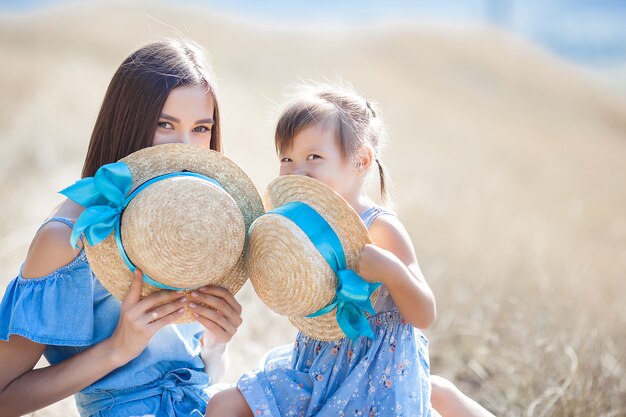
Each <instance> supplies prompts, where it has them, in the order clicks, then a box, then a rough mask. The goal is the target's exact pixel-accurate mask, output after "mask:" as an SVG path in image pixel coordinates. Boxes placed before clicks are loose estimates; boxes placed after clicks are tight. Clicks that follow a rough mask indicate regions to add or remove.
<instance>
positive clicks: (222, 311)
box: [189, 285, 243, 344]
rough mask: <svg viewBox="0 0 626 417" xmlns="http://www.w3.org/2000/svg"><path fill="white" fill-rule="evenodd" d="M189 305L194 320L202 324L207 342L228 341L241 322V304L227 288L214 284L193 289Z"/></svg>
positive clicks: (224, 342) (221, 342)
mask: <svg viewBox="0 0 626 417" xmlns="http://www.w3.org/2000/svg"><path fill="white" fill-rule="evenodd" d="M201 303H202V304H201ZM189 307H190V308H191V311H192V312H193V314H194V316H195V317H196V320H198V322H199V323H200V324H202V325H203V326H204V328H205V338H206V339H207V342H208V340H209V339H210V342H209V343H211V342H212V343H214V344H226V343H228V342H230V340H231V339H232V338H233V336H234V335H235V333H236V332H237V328H238V327H239V326H240V325H241V323H242V322H243V320H242V319H241V304H239V303H238V302H237V300H235V297H234V296H233V295H232V294H231V293H230V292H229V291H228V290H226V289H224V288H221V287H217V286H214V285H208V286H206V287H202V288H198V289H197V290H195V291H193V292H192V293H191V303H189ZM211 336H212V337H211Z"/></svg>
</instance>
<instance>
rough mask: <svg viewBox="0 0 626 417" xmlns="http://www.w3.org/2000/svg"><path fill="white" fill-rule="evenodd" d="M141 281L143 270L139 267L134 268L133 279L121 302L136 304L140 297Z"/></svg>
mask: <svg viewBox="0 0 626 417" xmlns="http://www.w3.org/2000/svg"><path fill="white" fill-rule="evenodd" d="M142 283H143V272H141V270H140V269H139V268H137V269H135V272H134V273H133V280H132V282H131V283H130V288H129V289H128V292H127V293H126V297H125V298H124V301H123V304H124V305H126V306H130V305H133V304H136V303H137V302H138V301H139V299H140V298H141V284H142Z"/></svg>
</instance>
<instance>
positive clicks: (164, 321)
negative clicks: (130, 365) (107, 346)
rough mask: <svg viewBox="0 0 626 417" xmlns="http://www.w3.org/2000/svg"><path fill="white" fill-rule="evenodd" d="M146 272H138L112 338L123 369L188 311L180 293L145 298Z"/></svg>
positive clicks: (162, 293) (112, 343)
mask: <svg viewBox="0 0 626 417" xmlns="http://www.w3.org/2000/svg"><path fill="white" fill-rule="evenodd" d="M142 278H143V273H142V272H141V271H140V270H139V269H137V270H135V273H134V277H133V282H132V283H131V285H130V289H129V291H128V294H127V295H126V298H125V299H124V301H123V302H122V306H121V308H120V318H119V321H118V322H117V327H116V328H115V331H114V332H113V334H112V335H111V337H110V338H109V342H110V343H111V345H112V349H113V352H114V353H115V356H114V357H115V358H116V360H117V361H119V366H122V365H124V364H125V363H127V362H129V361H131V360H132V359H134V358H135V357H137V356H138V355H139V354H140V353H141V352H142V351H143V350H144V349H145V348H146V346H148V343H150V339H152V336H154V334H155V333H156V332H157V331H159V330H160V329H161V328H162V327H164V326H166V325H168V324H171V323H173V322H174V321H175V320H176V319H178V318H180V317H181V316H182V314H183V312H184V311H185V304H184V302H186V301H187V297H186V296H185V295H184V294H182V293H179V292H176V291H159V292H155V293H153V294H150V295H148V296H147V297H145V298H143V299H141V284H142V282H143V279H142Z"/></svg>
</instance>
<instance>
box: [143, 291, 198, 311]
mask: <svg viewBox="0 0 626 417" xmlns="http://www.w3.org/2000/svg"><path fill="white" fill-rule="evenodd" d="M178 299H181V300H186V299H187V295H185V294H184V293H183V292H182V291H181V292H178V291H170V290H161V291H157V292H153V293H152V294H150V295H148V296H146V297H144V298H142V299H141V301H139V302H138V303H137V308H138V309H140V310H141V311H142V312H146V311H149V310H153V309H154V308H156V307H157V306H159V305H161V304H166V303H172V302H174V301H176V300H178Z"/></svg>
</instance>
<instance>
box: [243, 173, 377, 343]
mask: <svg viewBox="0 0 626 417" xmlns="http://www.w3.org/2000/svg"><path fill="white" fill-rule="evenodd" d="M294 201H300V202H303V203H306V204H307V205H309V206H311V207H312V208H313V209H315V210H316V211H317V212H318V213H319V214H320V215H321V216H322V217H324V219H325V220H326V221H327V222H328V223H329V225H330V226H331V227H332V229H333V230H334V231H335V233H336V234H337V236H338V237H339V239H340V241H341V244H342V247H343V250H344V253H345V256H346V265H347V268H348V269H352V270H356V268H357V264H358V260H359V255H360V253H361V250H362V249H363V247H364V246H365V245H366V244H368V243H371V239H370V237H369V233H368V231H367V228H366V227H365V225H364V224H363V222H362V221H361V218H360V217H359V215H358V214H357V213H356V212H355V211H354V209H352V207H351V206H350V205H349V204H348V203H347V202H346V201H345V200H344V199H343V198H342V197H341V196H340V195H339V194H337V193H336V192H335V191H333V190H332V189H331V188H330V187H328V186H326V185H325V184H323V183H321V182H320V181H317V180H315V179H312V178H309V177H305V176H300V175H286V176H281V177H278V178H276V179H275V180H274V181H272V182H271V183H270V185H269V186H268V188H267V191H266V193H265V205H266V208H267V209H268V210H271V209H273V208H276V207H280V206H283V205H285V204H287V203H291V202H294ZM250 235H251V238H250V239H251V240H250V254H249V258H248V262H249V267H250V271H251V281H252V284H253V286H254V288H255V291H256V292H257V294H259V297H260V298H261V299H262V300H263V301H264V302H265V303H266V304H267V305H268V306H269V307H270V308H272V309H278V310H274V311H277V312H278V313H279V314H283V315H286V316H288V317H289V319H290V321H291V322H292V323H293V324H294V325H295V326H296V327H297V328H298V329H299V330H300V331H301V332H302V333H303V334H305V335H307V336H309V337H311V338H314V339H317V340H323V341H331V340H338V339H341V338H343V337H345V334H344V333H343V331H342V330H341V328H340V327H339V324H338V323H337V320H336V317H335V310H333V311H331V312H330V313H327V314H324V315H322V316H319V317H315V318H306V317H305V316H306V315H308V314H311V313H313V312H315V311H317V310H318V309H319V308H322V307H324V306H326V305H327V304H328V303H329V302H330V301H331V300H332V299H333V297H334V295H335V289H336V284H337V280H336V276H335V274H334V273H333V272H332V270H331V269H330V267H329V266H328V264H327V263H326V261H325V260H324V258H323V257H322V255H321V254H320V253H319V251H318V250H317V249H316V248H315V246H314V245H313V244H312V242H311V241H310V239H309V238H308V237H307V236H306V235H305V234H304V232H302V230H300V229H299V228H298V227H297V226H296V225H295V224H294V223H293V222H291V221H290V220H288V219H286V218H284V217H283V216H280V215H278V214H272V213H270V214H266V215H264V216H262V217H260V218H259V219H257V221H256V222H255V223H254V224H253V225H252V227H251V229H250ZM305 294H306V295H305ZM377 296H378V291H376V292H375V293H374V294H373V295H372V297H371V301H372V304H374V303H375V301H376V298H377Z"/></svg>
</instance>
